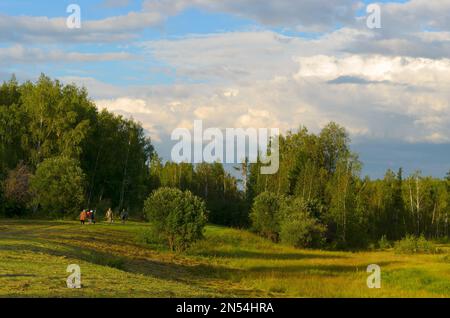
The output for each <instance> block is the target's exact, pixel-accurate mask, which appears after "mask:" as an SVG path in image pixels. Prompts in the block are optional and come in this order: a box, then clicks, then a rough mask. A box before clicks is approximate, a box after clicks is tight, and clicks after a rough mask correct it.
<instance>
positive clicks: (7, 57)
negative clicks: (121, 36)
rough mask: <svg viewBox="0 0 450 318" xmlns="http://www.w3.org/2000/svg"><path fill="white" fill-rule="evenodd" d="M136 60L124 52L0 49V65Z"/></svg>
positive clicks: (24, 48)
mask: <svg viewBox="0 0 450 318" xmlns="http://www.w3.org/2000/svg"><path fill="white" fill-rule="evenodd" d="M133 58H136V57H135V56H133V55H132V54H129V53H126V52H107V53H80V52H65V51H62V50H60V49H50V50H44V49H41V48H30V47H26V46H23V45H19V44H16V45H13V46H10V47H5V48H0V64H2V63H3V64H11V63H39V62H51V63H53V62H105V61H118V60H130V59H133Z"/></svg>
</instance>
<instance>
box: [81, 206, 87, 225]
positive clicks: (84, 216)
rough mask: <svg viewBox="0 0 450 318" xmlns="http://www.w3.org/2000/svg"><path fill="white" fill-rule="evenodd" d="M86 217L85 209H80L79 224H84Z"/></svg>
mask: <svg viewBox="0 0 450 318" xmlns="http://www.w3.org/2000/svg"><path fill="white" fill-rule="evenodd" d="M86 217H87V214H86V211H85V210H83V211H81V214H80V223H81V225H84V222H85V221H86Z"/></svg>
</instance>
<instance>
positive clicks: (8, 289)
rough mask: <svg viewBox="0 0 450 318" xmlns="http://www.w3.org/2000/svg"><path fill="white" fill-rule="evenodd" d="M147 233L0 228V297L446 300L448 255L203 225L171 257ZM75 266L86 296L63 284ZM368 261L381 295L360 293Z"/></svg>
mask: <svg viewBox="0 0 450 318" xmlns="http://www.w3.org/2000/svg"><path fill="white" fill-rule="evenodd" d="M146 227H147V225H145V224H139V223H132V224H127V225H119V224H114V225H109V224H97V225H95V226H84V227H81V226H80V225H78V223H76V222H49V221H9V220H0V297H5V296H21V297H23V296H27V297H28V296H31V297H36V296H37V297H214V296H224V297H227V296H230V297H450V259H449V256H448V254H447V255H415V256H406V255H396V254H394V253H393V252H392V251H386V252H363V253H345V252H324V251H311V250H297V249H293V248H290V247H286V246H282V245H275V244H272V243H271V242H268V241H267V240H264V239H261V238H259V237H257V236H255V235H253V234H251V233H248V232H246V231H239V230H234V229H227V228H221V227H215V226H209V227H208V228H207V231H206V239H205V240H203V241H201V242H199V243H197V244H196V245H195V246H194V247H193V248H191V249H190V250H189V252H188V253H187V254H185V255H176V254H173V253H169V252H167V251H165V250H164V249H161V248H160V247H158V246H151V245H144V244H142V243H139V240H138V239H137V238H138V237H139V233H140V232H141V231H143V230H145V228H146ZM447 253H448V249H447ZM73 263H75V264H79V265H80V266H81V271H82V284H83V288H82V289H78V290H73V289H68V288H67V287H66V285H65V284H66V283H65V280H66V278H67V276H68V275H69V274H68V273H66V267H67V265H69V264H73ZM372 263H375V264H378V265H380V266H381V268H382V288H381V289H378V290H374V289H368V288H367V286H366V278H367V276H368V274H367V273H366V268H367V265H368V264H372Z"/></svg>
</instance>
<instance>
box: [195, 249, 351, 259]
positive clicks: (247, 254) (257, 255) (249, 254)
mask: <svg viewBox="0 0 450 318" xmlns="http://www.w3.org/2000/svg"><path fill="white" fill-rule="evenodd" d="M189 254H190V255H193V256H203V257H222V258H252V259H261V260H303V259H336V258H339V259H341V258H348V257H347V256H343V255H326V254H314V253H303V252H298V253H266V252H253V251H246V250H238V251H214V250H213V251H198V252H197V251H192V252H190V253H189Z"/></svg>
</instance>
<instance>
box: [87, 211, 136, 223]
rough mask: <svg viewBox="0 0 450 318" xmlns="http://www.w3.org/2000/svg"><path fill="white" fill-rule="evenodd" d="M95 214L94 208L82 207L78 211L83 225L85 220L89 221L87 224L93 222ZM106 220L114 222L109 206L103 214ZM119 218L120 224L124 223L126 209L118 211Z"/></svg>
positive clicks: (126, 216) (126, 213) (126, 215)
mask: <svg viewBox="0 0 450 318" xmlns="http://www.w3.org/2000/svg"><path fill="white" fill-rule="evenodd" d="M95 214H96V210H88V209H84V210H83V211H81V213H80V223H81V224H82V225H84V224H85V223H86V220H87V221H88V222H89V224H95ZM105 218H106V221H107V222H108V223H110V224H111V223H114V213H113V211H112V210H111V208H109V209H108V211H106V215H105ZM120 219H121V220H122V224H124V223H125V222H126V221H127V220H128V211H127V210H125V209H123V210H122V212H121V213H120Z"/></svg>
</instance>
